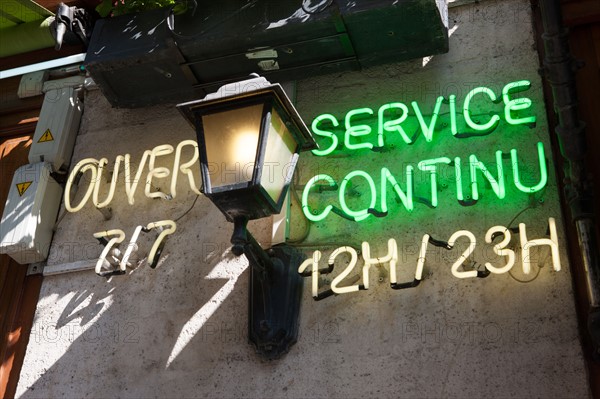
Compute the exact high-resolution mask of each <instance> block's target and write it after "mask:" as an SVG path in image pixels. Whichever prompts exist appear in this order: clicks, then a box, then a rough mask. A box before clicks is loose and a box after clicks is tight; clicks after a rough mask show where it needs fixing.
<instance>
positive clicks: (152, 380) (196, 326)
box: [18, 211, 261, 397]
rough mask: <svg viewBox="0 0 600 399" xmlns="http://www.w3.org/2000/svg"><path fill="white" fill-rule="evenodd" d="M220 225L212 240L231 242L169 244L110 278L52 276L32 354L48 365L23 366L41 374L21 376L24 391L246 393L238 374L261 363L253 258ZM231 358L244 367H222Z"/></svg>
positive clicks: (32, 341) (28, 393) (122, 394)
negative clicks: (254, 330)
mask: <svg viewBox="0 0 600 399" xmlns="http://www.w3.org/2000/svg"><path fill="white" fill-rule="evenodd" d="M215 212H218V211H215ZM219 216H220V215H219ZM211 217H213V218H214V215H212V216H211ZM188 220H189V221H190V223H202V222H203V221H202V220H200V221H199V220H195V218H194V217H191V218H189V219H188ZM220 226H223V228H222V229H221V228H215V229H214V230H215V231H216V234H212V237H211V238H212V240H211V241H212V242H216V241H217V242H218V241H219V240H220V242H221V243H222V244H214V245H198V247H202V248H189V250H186V251H179V252H178V253H174V252H173V251H167V250H166V251H165V252H168V253H166V254H163V259H162V260H163V261H162V262H161V264H159V266H158V267H157V268H156V269H154V270H152V269H150V268H148V267H140V268H138V269H135V270H134V271H132V272H130V273H129V274H128V275H126V276H115V277H112V279H110V280H106V279H104V278H101V277H97V276H95V275H93V273H92V272H80V273H73V274H70V275H59V276H50V277H46V281H45V282H44V288H43V290H44V289H45V290H47V291H46V292H42V294H41V296H40V297H41V298H42V299H41V300H40V302H39V303H38V317H48V320H43V319H42V320H40V319H38V320H37V321H36V323H35V325H34V327H33V329H32V332H31V337H30V344H29V348H28V350H29V351H31V353H28V357H29V359H26V364H27V363H29V364H34V363H37V362H42V363H43V365H44V367H43V368H39V369H38V370H36V371H31V370H30V371H25V372H24V374H27V373H28V372H29V373H31V372H33V373H37V375H27V376H26V377H25V378H23V375H22V377H21V381H22V382H23V381H24V380H25V381H28V382H27V383H26V384H31V385H30V386H29V387H25V386H23V387H19V392H18V395H22V397H40V396H60V395H65V396H67V397H69V396H77V397H83V396H86V395H87V396H99V395H100V396H108V395H110V396H113V395H115V396H120V397H126V396H134V397H147V396H182V395H186V396H190V395H192V396H199V395H203V394H206V395H217V392H221V395H227V396H231V395H238V394H241V392H242V391H239V392H237V390H241V389H242V388H241V385H240V386H238V385H232V384H231V381H233V380H234V379H235V378H239V375H240V373H247V372H248V368H247V367H248V365H247V364H246V363H245V362H244V360H246V359H248V360H249V361H250V362H251V364H252V365H253V366H256V365H258V364H260V363H261V362H260V361H259V358H258V357H257V356H256V355H255V354H254V349H253V348H252V347H251V346H250V345H249V344H248V343H247V332H246V325H247V295H248V291H247V289H248V288H247V280H248V271H247V270H246V267H247V262H246V260H245V258H243V257H242V259H238V258H235V257H233V255H232V254H231V253H230V251H229V244H225V243H226V242H227V241H226V240H227V238H228V235H229V234H230V227H231V226H230V225H229V224H228V223H226V222H225V221H224V219H223V221H222V223H221V224H220ZM210 233H211V232H207V233H206V234H207V235H208V234H210ZM213 233H214V232H213ZM220 235H223V237H220ZM226 235H227V238H225V236H226ZM215 236H217V237H215ZM200 242H202V241H200V240H198V243H200ZM179 248H182V247H181V246H179ZM166 249H168V247H167V248H166ZM197 249H198V250H201V252H202V254H201V256H198V254H199V253H200V251H196V250H197ZM182 252H187V253H182ZM238 279H241V283H240V284H238V283H237V282H238V281H239V280H238ZM53 280H54V281H53ZM54 309H56V311H55V310H54ZM59 311H60V312H61V313H60V314H58V312H59ZM53 313H54V315H55V316H54V315H53ZM33 359H35V360H36V362H34V361H33ZM232 359H236V360H237V361H238V362H237V366H235V367H230V368H228V369H227V370H224V369H222V368H220V367H216V365H217V364H220V365H223V364H229V363H230V362H231V361H233V360H232ZM38 364H39V363H38ZM34 381H35V382H34ZM83 382H85V383H83ZM209 382H210V385H207V384H208V383H209ZM23 389H27V391H25V392H23ZM245 389H246V390H247V386H246V387H245Z"/></svg>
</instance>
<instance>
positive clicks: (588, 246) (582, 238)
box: [539, 0, 600, 358]
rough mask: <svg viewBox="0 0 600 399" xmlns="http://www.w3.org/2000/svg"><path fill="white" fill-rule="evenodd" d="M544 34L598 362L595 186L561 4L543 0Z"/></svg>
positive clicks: (547, 74)
mask: <svg viewBox="0 0 600 399" xmlns="http://www.w3.org/2000/svg"><path fill="white" fill-rule="evenodd" d="M539 4H540V9H541V13H542V23H543V26H544V33H543V34H542V39H543V41H544V48H545V57H544V72H545V77H546V79H547V80H548V82H549V83H550V86H551V88H552V97H553V98H554V110H555V112H556V114H557V116H558V126H556V128H555V131H556V134H557V136H558V141H559V145H560V151H561V154H562V156H563V157H564V158H565V159H566V161H567V163H566V164H565V167H564V169H565V195H566V198H567V201H568V204H569V207H570V210H571V219H572V222H573V223H575V226H576V228H577V235H578V242H579V251H580V254H581V258H582V261H583V266H584V269H585V273H586V276H585V278H586V285H587V291H588V299H589V304H590V311H589V314H588V330H589V333H590V336H591V338H592V344H593V345H594V357H596V358H600V264H599V253H598V246H597V245H596V243H597V232H596V225H595V215H594V202H593V190H592V182H591V180H590V179H589V177H588V172H587V170H586V167H585V163H584V162H585V154H586V141H585V123H584V122H582V121H581V120H580V119H579V114H578V103H577V90H576V85H575V71H576V69H577V67H578V66H577V64H576V62H575V60H574V59H573V57H572V56H571V53H570V50H569V43H568V33H567V30H566V29H565V28H564V27H563V25H562V15H561V9H560V4H559V2H558V0H540V3H539Z"/></svg>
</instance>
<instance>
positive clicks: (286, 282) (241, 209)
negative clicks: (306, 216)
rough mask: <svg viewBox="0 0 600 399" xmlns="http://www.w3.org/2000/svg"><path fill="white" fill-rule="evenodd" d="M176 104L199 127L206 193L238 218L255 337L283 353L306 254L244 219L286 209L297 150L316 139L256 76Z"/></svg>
mask: <svg viewBox="0 0 600 399" xmlns="http://www.w3.org/2000/svg"><path fill="white" fill-rule="evenodd" d="M177 108H178V109H179V111H181V113H182V114H183V116H184V117H185V118H186V119H187V120H188V121H189V122H190V123H191V124H192V126H194V128H195V129H196V134H197V137H198V149H199V152H200V165H201V166H200V167H201V175H202V184H203V193H204V194H205V195H206V196H207V197H208V198H210V200H211V201H212V202H213V203H214V204H215V205H216V206H217V207H218V208H219V209H220V210H221V212H223V214H224V215H225V217H226V218H227V220H228V221H229V222H233V223H234V232H233V235H232V237H231V243H232V244H233V248H232V251H233V253H234V254H235V255H236V256H240V255H241V254H245V255H246V257H247V258H248V261H249V263H250V265H251V269H250V290H249V307H248V311H249V314H248V334H249V339H250V341H251V342H253V343H254V344H255V345H256V347H257V349H258V351H259V353H261V354H262V355H263V356H265V357H267V358H276V357H279V356H280V355H282V354H283V353H285V352H287V351H288V349H289V347H290V345H292V344H294V343H295V342H296V340H297V337H298V327H299V315H300V303H301V296H302V288H303V279H302V277H301V276H300V275H299V274H298V273H297V270H298V266H299V265H300V264H301V263H302V261H303V260H304V256H303V254H302V253H300V252H298V251H296V250H295V249H294V248H292V247H290V246H287V245H285V244H280V245H276V246H274V247H272V248H271V249H269V250H268V251H267V252H265V251H264V250H263V249H262V248H261V247H260V245H259V244H258V243H257V242H256V240H255V239H254V238H253V237H252V235H251V234H250V233H249V232H248V231H247V229H246V225H247V223H248V220H251V219H259V218H262V217H266V216H270V215H273V214H277V213H279V212H280V211H281V207H282V204H283V201H284V199H285V196H286V194H287V192H288V188H289V185H290V182H291V179H292V176H293V174H294V170H295V167H296V162H297V160H298V154H299V152H300V151H304V150H311V149H315V148H316V143H315V141H314V139H313V137H312V135H311V133H310V131H309V130H308V129H307V127H306V125H305V124H304V122H303V121H302V119H301V118H300V116H299V115H298V112H297V111H296V109H295V108H294V106H293V105H292V103H291V101H290V100H289V99H288V97H287V95H286V94H285V92H284V91H283V89H282V87H281V86H280V85H279V84H271V83H269V82H268V81H267V80H266V79H265V78H261V77H258V76H256V77H254V78H252V79H249V80H245V81H242V82H237V83H232V84H228V85H225V86H223V87H221V88H220V89H219V90H218V91H217V92H216V93H214V94H210V95H208V96H206V97H205V98H204V99H202V100H197V101H192V102H188V103H184V104H179V105H178V106H177Z"/></svg>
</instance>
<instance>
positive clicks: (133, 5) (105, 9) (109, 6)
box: [96, 0, 187, 18]
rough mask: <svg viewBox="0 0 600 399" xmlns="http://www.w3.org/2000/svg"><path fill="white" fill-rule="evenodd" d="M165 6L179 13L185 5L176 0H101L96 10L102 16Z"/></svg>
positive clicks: (183, 10)
mask: <svg viewBox="0 0 600 399" xmlns="http://www.w3.org/2000/svg"><path fill="white" fill-rule="evenodd" d="M173 6H174V7H173ZM165 7H173V11H174V12H175V14H179V13H182V12H185V10H186V8H187V5H186V2H179V1H177V0H116V1H115V0H102V3H100V4H98V6H96V11H97V12H98V14H100V16H101V17H103V18H104V17H108V16H114V17H116V16H118V15H123V14H131V13H134V12H140V11H147V10H155V9H157V8H165Z"/></svg>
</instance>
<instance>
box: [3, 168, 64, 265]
mask: <svg viewBox="0 0 600 399" xmlns="http://www.w3.org/2000/svg"><path fill="white" fill-rule="evenodd" d="M50 172H51V167H50V164H49V163H47V162H38V163H35V164H28V165H24V166H21V167H20V168H19V169H17V171H16V172H15V174H14V176H13V180H12V183H11V186H10V191H9V192H8V198H7V200H6V204H5V205H4V213H3V214H2V221H1V222H0V253H3V254H8V255H9V256H10V257H11V258H13V259H14V260H15V261H16V262H17V263H20V264H28V263H34V262H41V261H43V260H45V259H46V258H47V256H48V252H49V250H50V242H51V240H52V233H53V227H54V223H55V221H56V215H57V213H58V208H59V206H60V199H61V196H62V188H61V186H60V185H59V184H58V183H57V182H56V180H54V179H53V178H52V176H50Z"/></svg>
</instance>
